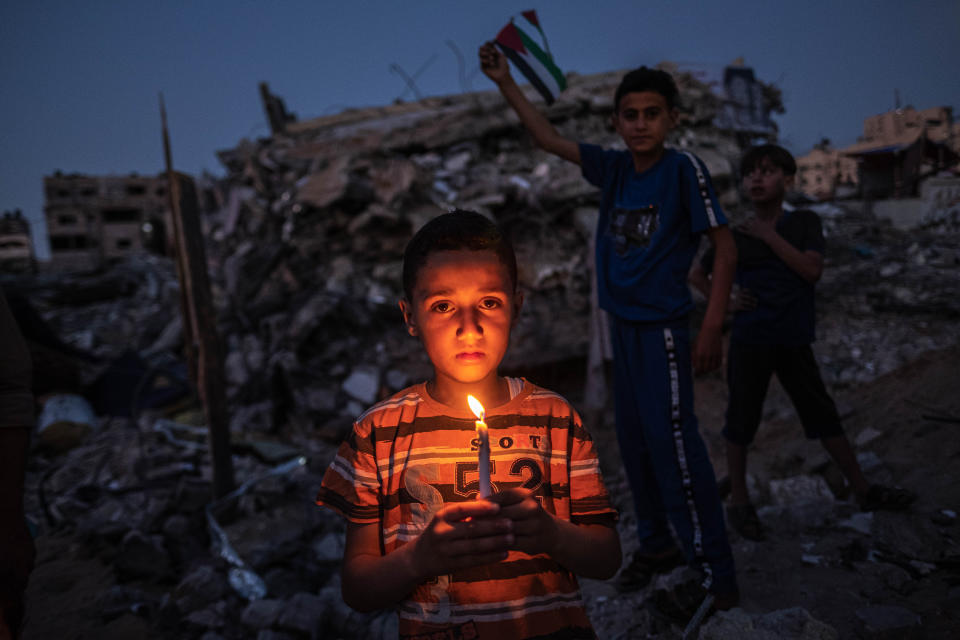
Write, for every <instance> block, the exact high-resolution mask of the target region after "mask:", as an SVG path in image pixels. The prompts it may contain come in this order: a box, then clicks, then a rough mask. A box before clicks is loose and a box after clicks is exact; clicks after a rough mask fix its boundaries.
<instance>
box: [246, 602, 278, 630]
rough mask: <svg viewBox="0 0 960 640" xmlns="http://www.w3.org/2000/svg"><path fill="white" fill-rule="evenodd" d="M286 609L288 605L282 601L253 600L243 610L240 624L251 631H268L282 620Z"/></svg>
mask: <svg viewBox="0 0 960 640" xmlns="http://www.w3.org/2000/svg"><path fill="white" fill-rule="evenodd" d="M284 607H286V603H284V602H283V601H282V600H251V601H250V604H248V605H247V607H246V609H244V610H243V614H242V615H241V616H240V622H242V623H243V624H244V626H246V627H249V628H251V629H267V628H269V627H272V626H273V625H274V624H276V622H277V620H279V619H280V615H281V614H282V613H283V610H284Z"/></svg>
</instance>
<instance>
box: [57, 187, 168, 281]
mask: <svg viewBox="0 0 960 640" xmlns="http://www.w3.org/2000/svg"><path fill="white" fill-rule="evenodd" d="M43 186H44V197H45V205H44V214H45V216H46V223H47V233H48V235H49V238H50V268H51V269H52V270H55V271H84V270H90V269H96V268H99V267H100V266H102V265H103V264H105V263H106V262H109V261H111V260H114V259H117V258H123V257H125V256H127V255H130V254H132V253H136V252H140V251H144V250H148V251H153V252H155V253H161V254H165V253H167V250H166V249H167V247H166V243H167V240H166V237H167V236H168V235H169V234H168V233H167V232H166V230H167V229H170V228H171V226H170V222H169V221H170V213H169V205H168V198H167V178H166V176H165V175H162V174H161V175H158V176H140V175H137V174H130V175H127V176H91V175H83V174H70V175H65V174H63V173H60V172H57V173H56V174H54V175H52V176H45V177H44V179H43Z"/></svg>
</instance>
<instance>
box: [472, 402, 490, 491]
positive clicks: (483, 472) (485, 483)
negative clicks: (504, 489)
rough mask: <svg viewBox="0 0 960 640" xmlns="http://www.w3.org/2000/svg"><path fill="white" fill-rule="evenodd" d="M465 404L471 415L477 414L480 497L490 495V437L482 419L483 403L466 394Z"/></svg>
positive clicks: (483, 413)
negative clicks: (468, 406)
mask: <svg viewBox="0 0 960 640" xmlns="http://www.w3.org/2000/svg"><path fill="white" fill-rule="evenodd" d="M467 404H469V405H470V410H471V411H473V415H475V416H477V439H478V440H479V441H480V444H479V446H478V447H477V471H478V472H479V473H480V497H481V498H488V497H490V493H491V490H490V437H489V436H488V435H487V423H486V422H484V421H483V419H484V417H485V416H486V413H485V412H484V410H483V405H482V404H480V401H479V400H477V399H476V398H474V397H473V396H467Z"/></svg>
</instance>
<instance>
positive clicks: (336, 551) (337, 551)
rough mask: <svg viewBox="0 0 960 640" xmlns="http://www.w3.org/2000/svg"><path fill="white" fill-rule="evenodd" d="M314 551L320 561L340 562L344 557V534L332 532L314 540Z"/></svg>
mask: <svg viewBox="0 0 960 640" xmlns="http://www.w3.org/2000/svg"><path fill="white" fill-rule="evenodd" d="M311 546H312V548H313V552H314V554H315V555H316V557H317V560H319V561H320V562H340V561H341V560H342V559H343V549H344V536H343V534H342V533H334V532H330V533H328V534H326V535H324V536H321V537H319V538H317V539H316V540H314V541H313V545H311Z"/></svg>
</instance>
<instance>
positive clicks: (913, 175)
mask: <svg viewBox="0 0 960 640" xmlns="http://www.w3.org/2000/svg"><path fill="white" fill-rule="evenodd" d="M958 132H960V128H958V126H957V123H955V122H954V121H953V110H952V109H951V108H950V107H932V108H930V109H924V110H922V111H918V110H916V109H914V108H913V107H905V108H903V109H895V110H893V111H888V112H886V113H881V114H878V115H875V116H870V117H869V118H867V119H865V120H864V121H863V137H862V138H861V139H860V141H859V142H857V143H856V144H854V145H851V146H849V147H847V148H846V149H843V150H842V153H843V154H844V155H846V156H848V157H850V158H852V159H854V160H856V162H857V173H858V176H859V182H860V192H861V195H862V196H863V197H865V198H870V199H877V198H905V197H911V196H916V195H917V193H918V192H919V187H920V183H921V182H922V181H923V180H924V179H926V178H928V177H929V176H932V175H936V174H938V173H940V172H942V171H944V170H948V169H951V168H953V169H954V170H956V166H957V161H958V159H960V137H958Z"/></svg>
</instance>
